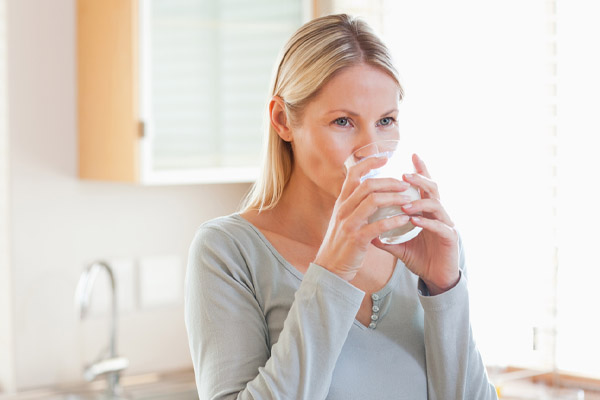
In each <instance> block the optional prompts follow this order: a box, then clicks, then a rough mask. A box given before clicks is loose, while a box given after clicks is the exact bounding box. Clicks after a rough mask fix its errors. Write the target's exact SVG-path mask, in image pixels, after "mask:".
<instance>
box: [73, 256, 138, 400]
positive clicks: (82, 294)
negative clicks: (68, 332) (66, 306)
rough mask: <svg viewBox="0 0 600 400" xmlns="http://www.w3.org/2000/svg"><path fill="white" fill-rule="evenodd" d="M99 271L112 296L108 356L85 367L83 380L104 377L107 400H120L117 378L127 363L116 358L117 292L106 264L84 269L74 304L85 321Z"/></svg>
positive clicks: (92, 265) (102, 355) (124, 359)
mask: <svg viewBox="0 0 600 400" xmlns="http://www.w3.org/2000/svg"><path fill="white" fill-rule="evenodd" d="M101 270H104V271H106V273H107V274H108V277H109V279H110V287H111V294H112V302H111V316H110V336H109V338H110V339H109V340H110V342H109V352H108V355H106V354H101V355H100V357H99V358H98V360H97V361H96V362H94V363H92V364H91V365H89V366H87V367H86V368H85V370H84V373H83V376H84V378H85V380H87V381H92V380H93V379H95V378H96V377H98V376H100V375H106V380H107V384H108V385H107V391H106V395H107V397H108V398H109V399H121V398H123V397H121V387H120V385H119V377H120V373H121V371H123V370H124V369H125V368H127V366H128V365H129V361H128V360H127V359H126V358H124V357H118V356H117V291H116V283H115V277H114V274H113V271H112V268H111V267H110V266H109V265H108V263H107V262H105V261H101V260H99V261H95V262H93V263H92V264H90V265H89V266H87V267H86V268H85V269H84V271H83V272H82V274H81V277H80V278H79V283H78V284H77V290H76V293H75V303H76V305H77V307H78V308H79V316H80V318H81V319H82V320H83V319H85V317H86V316H87V314H88V310H89V305H90V300H91V295H92V289H93V287H94V282H95V281H96V278H97V276H98V273H99V272H100V271H101Z"/></svg>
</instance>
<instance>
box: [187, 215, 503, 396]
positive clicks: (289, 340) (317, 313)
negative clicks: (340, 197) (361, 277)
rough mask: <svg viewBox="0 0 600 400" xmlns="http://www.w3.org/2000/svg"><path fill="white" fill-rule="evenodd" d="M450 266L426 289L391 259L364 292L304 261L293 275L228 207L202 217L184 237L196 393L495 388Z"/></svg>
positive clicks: (482, 391)
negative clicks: (380, 282) (366, 313)
mask: <svg viewBox="0 0 600 400" xmlns="http://www.w3.org/2000/svg"><path fill="white" fill-rule="evenodd" d="M462 253H463V252H462V249H461V271H462V273H461V278H460V280H459V283H458V284H457V285H456V286H455V287H454V288H452V289H451V290H449V291H447V292H445V293H442V294H440V295H437V296H427V293H426V287H425V286H424V285H423V283H422V281H420V280H419V279H418V277H417V276H415V275H414V274H412V273H411V272H410V271H409V270H408V269H407V268H406V267H405V266H404V264H403V263H402V262H401V261H399V262H398V264H397V265H396V267H395V270H394V272H393V275H392V277H391V279H390V280H389V282H388V283H387V284H386V285H385V286H384V287H383V288H382V289H381V290H380V291H378V292H376V293H374V294H373V295H372V299H373V310H372V317H371V320H372V323H371V324H370V326H369V327H367V326H364V325H363V324H361V323H360V322H358V321H357V320H356V319H355V317H356V313H357V312H358V309H359V307H360V305H361V302H362V300H363V297H364V295H365V294H364V292H362V291H361V290H359V289H357V288H356V287H354V286H353V285H351V284H350V283H348V282H346V281H344V280H343V279H341V278H339V277H338V276H336V275H335V274H332V273H330V272H329V271H327V270H326V269H324V268H322V267H320V266H318V265H315V264H311V265H310V267H309V268H308V271H307V272H306V274H304V275H302V274H301V273H300V272H299V271H298V270H297V269H296V268H294V267H293V266H292V265H290V264H289V263H288V262H287V261H286V260H285V259H284V258H283V257H282V256H281V255H280V254H279V253H278V252H277V250H275V248H274V247H273V246H272V245H271V244H270V243H269V242H268V240H267V239H266V238H265V237H264V236H263V235H262V233H261V232H260V231H259V230H258V229H257V228H256V227H254V226H253V225H252V224H250V223H249V222H248V221H246V220H245V219H244V218H242V217H241V216H240V215H239V214H233V215H230V216H227V217H222V218H217V219H215V220H212V221H209V222H207V223H205V224H203V225H202V226H201V227H200V229H199V230H198V232H197V234H196V236H195V238H194V240H193V242H192V245H191V247H190V253H189V261H188V268H187V273H186V289H185V321H186V327H187V330H188V336H189V344H190V350H191V355H192V360H193V364H194V370H195V374H196V384H197V387H198V393H199V395H200V399H201V400H209V399H235V398H239V399H290V400H291V399H294V400H296V399H306V400H319V399H330V400H337V399H340V400H351V399H361V400H362V399H406V400H419V399H432V400H433V399H440V400H442V399H443V400H451V399H473V400H487V399H496V391H495V389H494V387H493V386H492V385H491V384H490V383H489V381H488V378H487V374H486V371H485V368H484V365H483V362H482V360H481V357H480V354H479V352H478V350H477V348H476V346H475V342H474V340H473V336H472V332H471V327H470V322H469V301H468V292H467V285H466V279H465V267H464V257H462Z"/></svg>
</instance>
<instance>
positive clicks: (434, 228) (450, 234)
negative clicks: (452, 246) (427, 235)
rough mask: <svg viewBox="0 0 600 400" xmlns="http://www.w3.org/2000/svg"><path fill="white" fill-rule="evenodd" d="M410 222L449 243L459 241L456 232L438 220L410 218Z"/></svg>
mask: <svg viewBox="0 0 600 400" xmlns="http://www.w3.org/2000/svg"><path fill="white" fill-rule="evenodd" d="M410 222H411V223H412V224H413V225H415V226H419V227H421V228H423V229H424V230H426V231H429V232H432V233H434V234H436V235H438V236H440V237H442V238H444V239H446V240H448V241H455V240H456V239H457V233H456V230H454V228H452V227H450V226H448V225H446V224H444V223H443V222H441V221H439V220H437V219H429V218H425V217H410Z"/></svg>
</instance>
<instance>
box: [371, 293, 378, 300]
mask: <svg viewBox="0 0 600 400" xmlns="http://www.w3.org/2000/svg"><path fill="white" fill-rule="evenodd" d="M371 298H372V299H373V300H375V301H377V300H379V295H378V294H377V293H373V294H372V295H371Z"/></svg>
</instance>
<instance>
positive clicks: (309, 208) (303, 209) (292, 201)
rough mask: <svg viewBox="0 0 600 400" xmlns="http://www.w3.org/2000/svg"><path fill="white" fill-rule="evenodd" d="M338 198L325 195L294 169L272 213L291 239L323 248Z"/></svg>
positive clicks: (328, 194)
mask: <svg viewBox="0 0 600 400" xmlns="http://www.w3.org/2000/svg"><path fill="white" fill-rule="evenodd" d="M335 201H336V198H335V197H333V196H332V195H331V194H330V193H326V192H323V191H322V190H321V189H319V188H318V187H317V186H316V185H315V184H314V183H313V182H312V181H310V180H309V179H307V177H306V176H304V175H302V174H301V173H299V172H298V170H297V169H294V171H293V172H292V175H291V176H290V180H289V181H288V183H287V185H286V187H285V190H284V191H283V194H282V195H281V198H280V199H279V202H278V203H277V206H275V208H274V209H273V210H272V212H273V216H274V217H275V218H277V220H278V221H279V222H280V224H281V225H280V226H281V227H282V228H284V227H285V228H284V229H285V231H287V232H289V236H295V237H297V238H299V239H300V238H301V239H302V241H303V242H306V243H307V244H313V245H319V246H320V244H321V242H322V241H323V238H324V237H325V233H326V232H327V227H328V226H329V219H330V218H331V214H332V212H333V207H334V205H335Z"/></svg>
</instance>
